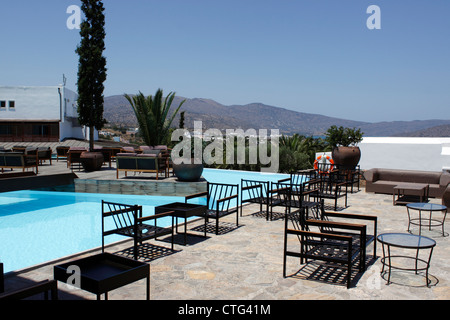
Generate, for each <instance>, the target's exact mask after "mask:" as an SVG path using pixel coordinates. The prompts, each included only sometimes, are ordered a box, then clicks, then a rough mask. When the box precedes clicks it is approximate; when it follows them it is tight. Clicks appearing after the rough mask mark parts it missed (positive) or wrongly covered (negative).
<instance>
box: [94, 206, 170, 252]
mask: <svg viewBox="0 0 450 320" xmlns="http://www.w3.org/2000/svg"><path fill="white" fill-rule="evenodd" d="M164 217H172V225H171V226H170V227H162V226H158V223H157V222H158V219H161V218H164ZM108 220H109V221H108ZM148 221H153V224H149V223H148ZM107 224H109V225H110V226H111V227H109V228H108V227H107ZM173 227H174V216H173V211H169V212H164V213H159V214H155V215H151V216H146V217H143V216H142V206H138V205H128V204H122V203H113V202H106V201H103V200H102V252H105V236H108V235H112V234H118V235H121V236H125V237H131V238H133V256H134V259H135V260H137V259H138V258H139V251H138V246H139V245H141V244H142V242H143V241H146V240H149V239H157V237H161V236H164V235H168V234H171V235H172V240H171V243H172V246H171V249H172V250H173V243H174V230H173V229H174V228H173Z"/></svg>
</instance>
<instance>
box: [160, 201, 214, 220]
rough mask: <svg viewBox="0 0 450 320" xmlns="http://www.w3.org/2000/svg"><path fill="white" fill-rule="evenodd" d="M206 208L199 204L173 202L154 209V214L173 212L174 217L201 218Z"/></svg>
mask: <svg viewBox="0 0 450 320" xmlns="http://www.w3.org/2000/svg"><path fill="white" fill-rule="evenodd" d="M207 208H208V207H207V206H205V205H201V204H193V203H184V202H173V203H169V204H165V205H161V206H157V207H155V213H162V212H167V211H174V213H173V214H172V215H173V216H174V217H185V218H189V217H192V216H202V215H203V214H204V213H205V211H206V209H207Z"/></svg>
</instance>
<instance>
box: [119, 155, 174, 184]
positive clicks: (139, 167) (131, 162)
mask: <svg viewBox="0 0 450 320" xmlns="http://www.w3.org/2000/svg"><path fill="white" fill-rule="evenodd" d="M150 151H153V150H148V151H145V152H150ZM166 169H167V164H166V158H165V157H161V156H159V151H156V153H143V154H136V153H118V154H117V157H116V170H117V172H116V178H117V179H119V172H120V171H124V172H125V176H127V173H128V172H129V171H131V172H151V173H156V180H158V179H159V174H160V173H164V175H165V177H166V178H167V177H168V172H167V170H166Z"/></svg>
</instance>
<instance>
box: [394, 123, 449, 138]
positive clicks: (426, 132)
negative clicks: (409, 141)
mask: <svg viewBox="0 0 450 320" xmlns="http://www.w3.org/2000/svg"><path fill="white" fill-rule="evenodd" d="M398 136H399V137H450V125H449V124H444V125H440V126H436V127H431V128H427V129H423V130H418V131H414V132H409V133H404V134H399V135H398Z"/></svg>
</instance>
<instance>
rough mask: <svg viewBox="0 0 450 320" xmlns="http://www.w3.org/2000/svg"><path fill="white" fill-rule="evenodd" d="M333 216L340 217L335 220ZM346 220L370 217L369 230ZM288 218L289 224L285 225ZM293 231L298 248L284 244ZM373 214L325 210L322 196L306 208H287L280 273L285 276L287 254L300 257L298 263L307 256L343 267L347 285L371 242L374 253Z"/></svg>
mask: <svg viewBox="0 0 450 320" xmlns="http://www.w3.org/2000/svg"><path fill="white" fill-rule="evenodd" d="M336 219H344V222H338V221H336ZM350 220H358V221H369V222H370V221H371V222H372V223H373V228H372V233H368V232H367V227H368V225H366V224H363V223H359V224H355V223H349V221H350ZM289 222H290V223H292V227H289ZM292 235H295V236H296V237H298V240H299V242H300V250H298V248H297V251H292V250H290V249H289V248H288V240H289V239H288V236H292ZM376 236H377V217H376V216H368V215H359V214H352V213H340V212H339V213H338V212H326V211H325V210H324V204H323V200H322V201H321V202H320V203H319V204H317V205H316V206H312V207H310V208H308V210H306V209H305V208H302V209H300V210H295V211H290V212H289V213H288V214H287V215H286V219H285V244H284V266H283V276H286V259H287V257H288V256H293V257H298V258H300V259H301V260H300V263H301V264H303V263H308V259H309V260H319V261H325V262H331V263H334V264H337V265H338V266H344V267H346V271H347V277H346V282H347V287H350V282H351V275H352V268H353V267H356V266H358V269H359V272H360V273H361V272H364V271H365V270H366V260H367V254H366V250H367V247H368V246H369V245H370V244H372V243H373V257H374V258H375V256H376Z"/></svg>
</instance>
